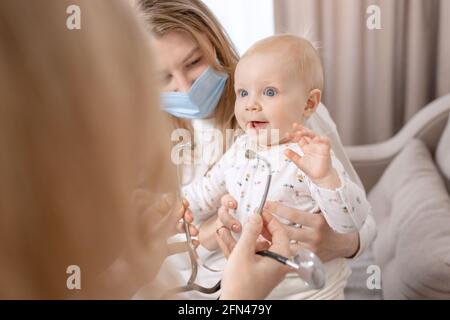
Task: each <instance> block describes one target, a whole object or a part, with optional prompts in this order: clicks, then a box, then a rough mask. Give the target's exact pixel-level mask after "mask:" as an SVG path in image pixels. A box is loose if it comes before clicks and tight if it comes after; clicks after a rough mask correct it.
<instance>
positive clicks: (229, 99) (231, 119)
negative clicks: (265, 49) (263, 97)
mask: <svg viewBox="0 0 450 320" xmlns="http://www.w3.org/2000/svg"><path fill="white" fill-rule="evenodd" d="M138 3H139V7H140V10H141V11H142V12H143V14H144V18H145V19H146V21H147V22H148V23H149V25H150V28H151V31H152V33H153V34H154V35H155V36H156V37H162V36H164V35H165V34H166V33H168V32H171V31H182V32H186V33H187V34H189V35H190V36H192V37H193V38H194V39H195V40H196V41H197V42H198V44H199V46H200V49H201V50H202V51H203V52H204V54H205V55H206V57H207V59H208V61H209V63H210V65H211V66H212V67H214V68H215V69H216V70H218V71H224V72H226V73H227V74H228V75H229V80H228V81H227V84H226V87H225V90H224V93H223V95H222V97H221V99H220V101H219V103H218V106H217V108H216V111H215V113H214V115H213V116H214V118H215V120H216V125H217V127H218V128H220V129H221V130H222V132H223V133H225V130H226V129H237V128H238V124H237V121H236V118H235V116H234V102H235V93H234V71H235V69H236V64H237V62H238V60H239V55H238V53H237V51H236V49H235V48H234V46H233V44H232V42H231V40H230V39H229V37H228V35H227V33H226V32H225V31H224V29H223V27H222V26H221V25H220V23H219V22H218V20H217V19H216V17H215V16H214V14H213V13H212V12H211V11H210V10H209V9H208V7H207V6H206V5H205V4H204V3H203V2H202V1H200V0H138ZM206 41H209V42H210V44H211V45H212V48H213V50H211V49H210V47H211V45H209V44H208V43H206ZM172 118H173V120H174V122H175V125H176V127H177V128H185V129H190V130H191V131H192V128H191V126H190V125H189V123H188V122H187V121H185V120H182V119H178V118H176V117H172ZM224 137H225V135H224Z"/></svg>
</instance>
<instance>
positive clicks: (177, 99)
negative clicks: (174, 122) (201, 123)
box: [161, 67, 228, 119]
mask: <svg viewBox="0 0 450 320" xmlns="http://www.w3.org/2000/svg"><path fill="white" fill-rule="evenodd" d="M227 79H228V74H226V73H219V72H217V71H215V70H214V69H213V68H212V67H208V68H207V69H206V70H205V71H204V72H203V73H202V75H201V76H200V77H199V78H198V79H197V80H196V81H195V82H194V84H193V85H192V88H191V90H190V91H189V92H188V93H184V92H169V93H163V94H161V100H162V101H161V102H162V107H163V110H164V111H166V112H168V113H170V114H171V115H173V116H175V117H177V118H182V119H205V118H208V117H209V116H211V115H212V113H213V112H214V110H215V109H216V107H217V103H218V102H219V100H220V97H221V96H222V93H223V90H224V88H225V83H226V82H227Z"/></svg>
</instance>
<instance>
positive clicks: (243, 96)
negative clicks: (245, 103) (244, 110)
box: [238, 90, 248, 98]
mask: <svg viewBox="0 0 450 320" xmlns="http://www.w3.org/2000/svg"><path fill="white" fill-rule="evenodd" d="M238 94H239V97H241V98H245V97H246V96H248V92H247V90H239V92H238Z"/></svg>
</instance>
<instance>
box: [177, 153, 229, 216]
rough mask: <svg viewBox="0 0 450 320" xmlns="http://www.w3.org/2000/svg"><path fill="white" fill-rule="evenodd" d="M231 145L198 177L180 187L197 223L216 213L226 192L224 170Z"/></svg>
mask: <svg viewBox="0 0 450 320" xmlns="http://www.w3.org/2000/svg"><path fill="white" fill-rule="evenodd" d="M232 153H234V151H233V146H232V147H231V148H230V150H228V151H227V152H226V153H225V155H224V156H223V157H222V158H221V159H220V160H219V161H218V162H217V163H216V164H215V165H214V166H213V167H212V168H211V169H210V170H209V171H208V172H207V173H206V174H205V176H203V177H202V178H200V179H196V180H195V181H194V182H192V183H191V184H189V185H187V186H185V187H184V188H183V189H182V193H183V196H184V197H185V198H186V200H188V201H189V208H190V209H191V211H192V213H193V215H194V220H195V221H196V222H197V223H198V222H201V221H204V220H206V219H208V218H209V217H211V216H213V215H214V214H216V213H217V210H218V209H219V207H220V200H221V198H222V196H224V195H225V194H227V193H228V192H227V188H226V181H225V172H226V171H227V169H228V167H229V165H230V161H232V160H231V159H230V158H231V155H232Z"/></svg>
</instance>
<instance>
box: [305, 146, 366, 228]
mask: <svg viewBox="0 0 450 320" xmlns="http://www.w3.org/2000/svg"><path fill="white" fill-rule="evenodd" d="M331 159H332V165H333V167H334V169H335V170H336V171H337V173H338V176H339V180H340V182H341V186H340V187H339V188H337V189H335V190H331V189H325V188H321V187H319V186H317V185H315V184H314V183H313V182H312V181H311V180H310V179H309V178H307V177H306V178H307V179H306V181H307V183H308V184H309V187H310V191H311V195H312V197H313V199H314V200H315V201H316V202H317V204H318V206H319V207H320V210H321V211H322V213H323V215H324V217H325V219H326V220H327V222H328V224H329V225H330V227H331V228H333V229H334V230H335V231H337V232H339V233H350V232H354V231H358V230H360V229H361V228H362V227H363V225H364V223H365V222H366V219H367V217H368V216H369V215H370V212H371V206H370V204H369V201H368V200H367V198H366V193H365V191H364V190H363V189H361V187H359V186H358V185H357V184H356V183H354V182H353V181H352V180H351V179H350V178H349V176H348V174H347V173H346V172H345V170H344V167H343V166H342V164H341V163H340V161H339V160H338V159H337V158H336V157H335V156H334V153H333V152H332V153H331Z"/></svg>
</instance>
